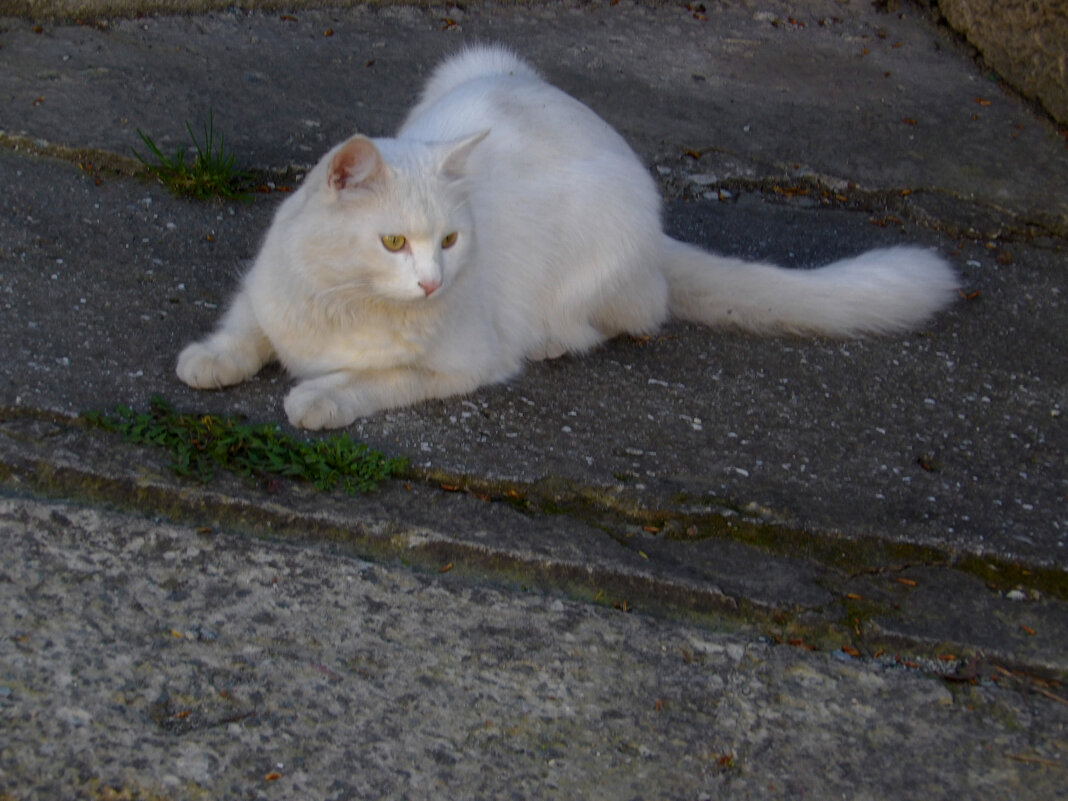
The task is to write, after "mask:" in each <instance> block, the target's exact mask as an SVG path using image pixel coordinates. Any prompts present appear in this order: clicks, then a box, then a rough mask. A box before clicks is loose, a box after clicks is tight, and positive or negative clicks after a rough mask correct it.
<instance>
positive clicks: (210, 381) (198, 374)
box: [175, 342, 258, 389]
mask: <svg viewBox="0 0 1068 801" xmlns="http://www.w3.org/2000/svg"><path fill="white" fill-rule="evenodd" d="M257 367H258V365H257ZM175 372H176V373H178V377H179V378H180V379H182V380H183V381H184V382H185V383H187V384H188V385H189V386H191V387H194V388H196V389H219V388H220V387H228V386H231V385H232V384H240V383H241V382H242V381H244V380H245V379H246V378H248V377H249V376H251V375H252V374H253V373H255V372H256V368H255V367H253V366H251V365H249V364H248V363H247V360H243V359H241V358H240V357H239V356H238V355H237V354H235V353H234V352H233V351H230V350H225V349H222V348H219V347H213V346H211V345H210V344H206V343H203V342H196V343H194V344H192V345H189V346H188V347H187V348H186V349H185V350H183V351H182V352H181V354H179V356H178V366H177V367H176V368H175Z"/></svg>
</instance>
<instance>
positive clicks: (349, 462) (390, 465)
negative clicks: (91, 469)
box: [85, 396, 408, 494]
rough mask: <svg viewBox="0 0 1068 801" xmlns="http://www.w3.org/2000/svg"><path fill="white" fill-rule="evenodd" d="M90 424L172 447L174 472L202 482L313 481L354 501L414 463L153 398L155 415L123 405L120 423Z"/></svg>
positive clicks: (94, 420) (344, 441)
mask: <svg viewBox="0 0 1068 801" xmlns="http://www.w3.org/2000/svg"><path fill="white" fill-rule="evenodd" d="M85 419H86V420H87V421H88V422H89V423H91V424H92V425H97V426H100V427H101V428H104V429H106V430H108V431H117V432H119V433H121V434H122V435H123V436H124V437H125V438H126V440H127V441H129V442H135V443H140V444H147V445H157V446H160V447H163V448H166V449H167V450H169V451H170V453H171V458H172V462H171V469H172V470H174V471H175V472H176V473H178V474H179V475H181V476H188V477H191V478H195V479H197V480H198V481H202V482H207V481H210V480H211V479H212V478H213V477H214V476H215V471H216V470H218V469H223V470H228V471H230V472H233V473H237V474H238V475H242V476H254V477H258V478H270V477H283V478H291V479H300V480H304V481H310V482H311V483H312V484H314V485H315V487H316V489H319V490H321V491H329V490H332V489H334V488H335V487H337V486H340V487H341V488H342V489H343V490H344V491H345V492H348V493H350V494H351V493H355V492H368V491H370V490H373V489H375V488H376V487H377V486H378V484H379V483H381V482H382V481H385V480H386V479H388V478H391V477H393V476H397V475H400V474H402V473H403V472H404V470H405V469H406V468H407V465H408V463H407V460H405V459H390V458H387V457H386V456H385V455H384V454H382V453H380V452H379V451H376V450H373V449H371V448H369V447H368V446H367V445H364V444H362V443H356V442H353V441H352V439H350V438H349V436H348V435H346V434H336V435H334V436H331V437H328V438H324V439H315V440H298V439H295V438H294V437H291V436H289V435H287V434H283V433H282V432H281V431H279V430H278V428H277V426H273V425H269V424H262V425H247V424H244V423H240V422H237V421H235V420H234V419H232V418H228V417H216V416H214V415H192V414H181V413H178V412H176V411H174V409H173V408H171V406H170V404H169V403H167V401H165V400H164V399H163V398H160V397H159V396H155V397H153V398H152V402H151V405H150V409H149V411H148V412H141V413H138V412H135V411H134V410H133V409H130V408H128V407H125V406H119V407H117V408H116V409H115V414H114V416H107V415H104V414H102V413H101V412H89V413H87V414H86V415H85Z"/></svg>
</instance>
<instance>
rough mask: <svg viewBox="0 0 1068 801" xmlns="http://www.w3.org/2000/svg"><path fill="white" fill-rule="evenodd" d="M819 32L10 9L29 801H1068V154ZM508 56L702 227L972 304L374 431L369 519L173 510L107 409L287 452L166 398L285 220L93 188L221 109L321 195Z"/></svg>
mask: <svg viewBox="0 0 1068 801" xmlns="http://www.w3.org/2000/svg"><path fill="white" fill-rule="evenodd" d="M798 13H799V12H798V11H796V9H792V8H791V7H789V6H786V5H777V4H774V3H767V4H762V5H761V6H760V7H759V8H757V7H750V6H747V5H744V4H741V3H723V4H716V5H715V6H713V7H712V8H711V9H709V10H708V11H707V12H706V13H704V14H703V15H702V16H707V17H709V19H708V20H701V19H697V18H695V16H694V13H693V12H692V11H687V10H685V9H683V8H681V7H679V6H668V5H665V6H661V7H655V8H650V7H645V6H635V5H629V4H627V3H625V2H624V3H619V4H617V5H614V6H613V5H610V4H607V3H606V4H603V5H583V6H581V7H579V6H571V5H565V4H553V5H552V8H551V9H550V8H548V7H544V8H543V7H540V6H533V7H530V8H517V7H514V6H509V7H499V6H494V5H486V6H473V7H469V8H465V9H464V10H459V9H449V10H447V11H446V10H445V9H430V10H422V9H418V8H410V7H406V8H383V9H379V10H375V9H368V8H357V9H351V10H344V11H308V10H301V11H299V12H298V13H296V14H290V15H288V16H292V17H296V19H295V20H291V19H282V18H281V16H280V15H279V14H277V13H271V14H259V13H252V14H246V13H238V12H228V13H219V14H215V15H205V16H198V17H188V18H187V17H176V18H146V19H142V20H126V21H113V22H107V23H106V24H101V25H98V26H76V25H70V26H51V25H46V26H42V29H41V32H40V33H36V32H34V26H33V25H32V24H29V23H26V22H23V21H19V20H5V21H4V22H3V24H2V25H0V28H3V31H2V32H0V63H2V66H3V69H0V130H3V131H4V132H5V135H4V139H3V143H4V144H5V145H6V147H5V148H4V149H3V150H0V185H2V186H3V187H4V192H3V193H0V308H2V309H3V314H2V316H0V352H2V353H3V354H4V355H5V357H4V358H3V359H0V409H2V411H0V481H2V497H3V501H2V509H0V532H2V535H3V536H4V537H5V544H4V547H5V549H6V550H7V552H8V558H7V559H6V560H5V561H4V566H3V568H0V573H2V576H3V581H2V582H0V593H2V594H3V596H4V598H3V603H2V607H0V608H2V609H3V612H2V614H3V615H5V619H4V630H5V633H7V632H11V634H10V636H7V637H6V638H5V639H3V640H2V641H0V669H2V673H0V711H2V715H3V720H4V729H3V730H4V732H5V736H4V737H3V738H2V739H0V768H2V770H3V778H2V783H0V797H3V796H2V793H5V792H6V793H8V795H10V796H11V797H14V798H20V799H21V798H67V797H85V796H86V795H89V796H90V797H94V796H95V797H100V798H109V797H112V798H115V797H118V798H121V797H124V795H123V794H125V797H138V795H139V794H140V796H141V797H154V796H153V795H152V794H153V793H154V794H155V797H163V798H197V797H231V796H236V797H253V798H258V797H264V798H266V797H270V796H279V795H281V796H286V797H289V796H298V795H300V796H303V797H310V798H355V797H359V798H363V797H393V798H404V797H408V798H424V797H456V798H475V797H498V796H504V795H508V794H511V795H512V796H514V797H523V798H536V797H550V796H553V797H592V798H608V797H611V798H618V797H620V796H624V797H637V798H647V797H654V796H655V797H667V798H686V799H690V798H704V797H732V798H733V797H739V796H741V797H753V798H779V797H805V796H806V795H807V796H808V797H813V798H826V797H830V796H832V795H843V794H844V795H847V796H852V797H860V798H884V797H885V798H902V797H912V796H918V795H923V796H924V797H932V798H938V797H950V796H952V797H959V796H960V794H961V791H962V790H963V791H964V793H965V794H966V795H967V794H971V795H975V796H977V797H978V796H992V797H1014V798H1049V797H1053V795H1054V793H1055V792H1056V789H1057V788H1059V787H1060V786H1063V782H1064V777H1065V771H1066V770H1068V766H1066V760H1065V753H1066V751H1068V745H1066V744H1065V742H1064V733H1063V731H1064V730H1063V725H1064V711H1065V708H1066V706H1068V705H1066V704H1065V703H1064V696H1065V692H1064V689H1063V687H1062V686H1060V685H1058V684H1057V683H1056V682H1057V678H1058V677H1062V678H1063V676H1064V674H1065V673H1066V669H1068V665H1066V660H1068V652H1066V649H1065V648H1064V645H1063V643H1064V642H1066V641H1068V614H1066V611H1065V603H1066V602H1068V581H1066V578H1065V567H1066V561H1068V559H1066V556H1065V548H1066V546H1065V544H1064V543H1065V539H1066V526H1068V520H1066V515H1065V493H1066V491H1068V469H1066V456H1065V454H1066V453H1068V437H1066V434H1065V429H1064V420H1063V410H1064V407H1065V405H1066V403H1068V398H1066V396H1065V386H1066V382H1065V376H1066V370H1065V366H1066V364H1065V355H1064V347H1063V342H1064V341H1066V339H1068V336H1066V335H1068V331H1066V327H1068V317H1066V315H1065V313H1064V303H1065V300H1064V269H1065V266H1066V263H1068V257H1066V249H1065V239H1064V236H1065V233H1066V232H1068V200H1066V199H1065V195H1064V193H1063V186H1064V185H1065V180H1066V178H1068V152H1066V150H1065V148H1064V143H1063V140H1062V139H1061V138H1060V137H1059V135H1058V134H1057V132H1056V130H1055V129H1054V128H1053V127H1052V126H1051V125H1049V124H1048V122H1047V121H1045V120H1044V119H1042V118H1039V117H1036V116H1034V115H1033V114H1032V112H1031V111H1030V110H1029V109H1028V107H1027V106H1026V105H1024V104H1022V103H1020V102H1018V101H1017V100H1016V99H1014V98H1013V97H1012V96H1010V95H1002V94H1001V93H1000V92H998V91H997V90H996V87H994V86H993V85H991V84H989V83H987V82H985V79H984V77H983V76H982V75H980V74H978V73H977V72H976V70H975V68H974V67H973V65H972V64H971V62H970V61H969V60H968V58H967V57H966V56H964V55H963V54H961V53H959V52H957V50H956V49H955V46H954V45H953V43H952V41H951V40H949V39H943V38H942V36H941V35H940V34H939V33H938V32H937V31H935V30H933V29H931V28H929V27H928V26H927V25H926V23H924V22H923V21H922V20H921V19H916V18H913V17H912V16H910V15H908V14H904V15H898V14H893V15H889V16H888V15H883V14H877V13H876V12H875V11H873V10H872V9H870V8H869V7H868V5H867V4H861V5H859V6H858V7H855V8H854V7H852V6H850V5H844V6H843V5H840V4H838V3H827V4H825V5H819V4H808V5H806V7H805V13H806V14H809V15H810V16H805V17H804V18H799V17H798V16H797V14H798ZM446 14H448V17H449V19H450V20H451V21H452V22H451V23H447V22H445V16H446ZM821 20H822V24H821ZM802 23H803V24H802ZM328 30H329V31H332V35H330V36H325V35H324V33H325V32H326V31H328ZM486 39H494V40H503V41H505V42H510V43H512V44H513V45H515V46H516V47H517V48H518V49H520V50H521V51H522V52H524V53H525V54H526V55H528V56H529V57H530V58H531V59H532V60H533V61H534V62H535V63H536V64H537V65H538V66H539V68H541V69H542V70H543V71H544V72H545V73H546V74H547V75H549V76H550V77H551V78H552V79H553V80H555V81H556V82H558V83H560V84H561V85H563V86H564V87H565V88H567V89H568V90H569V91H571V92H573V93H575V94H576V95H578V96H579V97H580V98H582V99H584V100H585V101H586V102H588V103H590V104H591V105H592V106H593V107H594V108H596V109H597V110H598V111H599V112H601V113H602V114H603V115H604V116H605V117H606V118H607V119H609V120H610V121H612V122H613V124H615V125H617V126H618V127H619V128H620V129H621V130H622V131H623V132H624V133H625V134H626V135H627V137H628V138H629V139H630V140H631V141H632V142H633V143H634V145H635V147H636V149H637V150H638V151H639V152H640V153H641V154H642V156H643V157H644V158H646V159H648V160H649V161H650V162H651V164H652V165H653V168H654V169H655V170H656V171H657V174H658V175H659V176H660V177H661V179H662V183H663V186H664V191H665V196H666V198H667V199H668V201H669V202H668V207H667V213H666V219H667V224H668V226H669V228H670V229H671V230H672V231H673V232H674V233H675V234H676V235H678V236H680V237H682V238H685V239H688V240H690V241H695V242H700V243H702V244H704V245H705V246H708V247H711V248H714V249H717V250H720V251H722V252H728V253H734V254H740V255H747V256H751V257H754V258H772V259H775V260H778V261H781V262H783V263H786V264H790V265H794V266H808V265H813V264H818V263H821V262H826V261H829V260H831V259H833V258H836V257H839V256H843V255H847V254H850V253H856V252H859V251H861V250H863V249H865V248H869V247H872V246H875V245H878V244H890V243H895V242H900V241H909V242H920V243H924V244H928V245H930V246H932V247H936V248H939V249H941V250H942V251H943V252H944V253H946V254H947V255H949V257H950V258H951V259H952V260H953V262H954V263H955V265H956V266H957V267H958V268H959V269H960V270H961V272H962V274H963V275H964V277H965V281H966V284H967V289H966V291H965V294H966V295H967V297H968V298H970V299H967V300H966V299H963V298H962V300H961V302H960V303H959V304H958V305H957V306H955V307H954V308H953V309H951V310H950V311H949V312H948V313H946V314H945V315H943V316H942V317H940V318H939V319H938V320H936V321H934V322H933V323H932V325H931V326H930V327H929V328H928V329H927V330H925V331H922V332H918V333H916V334H915V335H911V336H907V337H901V338H898V339H892V340H871V341H862V342H848V343H834V342H828V341H808V340H758V339H752V338H746V337H741V336H734V335H722V334H713V333H712V332H709V331H706V330H702V329H699V328H695V327H689V326H671V327H669V328H668V329H666V330H665V331H664V332H663V335H662V336H659V337H655V338H652V339H650V340H648V341H640V342H639V341H632V340H627V339H621V340H618V341H615V342H612V343H609V344H608V345H607V346H606V347H604V348H601V349H600V350H598V351H597V352H595V353H593V354H590V355H589V356H588V357H586V358H584V359H564V360H559V361H556V362H553V363H549V364H540V365H536V366H533V367H531V369H530V370H528V372H527V373H526V374H525V375H524V376H522V377H520V378H519V379H517V380H516V381H514V382H512V383H511V384H509V385H507V386H502V387H494V388H487V389H484V390H481V391H479V392H477V393H474V394H473V395H471V396H470V397H467V398H461V399H454V400H448V401H442V402H436V403H428V404H423V405H420V406H417V407H414V408H412V409H407V410H401V411H397V412H393V413H390V414H383V415H379V416H376V417H373V418H370V419H368V420H364V421H360V422H359V423H358V424H357V425H355V426H354V427H353V428H352V430H351V433H352V434H353V435H354V436H357V437H359V438H362V439H364V440H366V441H368V442H369V443H371V444H373V445H375V446H377V447H380V448H382V449H384V450H386V451H388V452H389V453H391V454H398V455H405V456H408V457H409V458H410V459H411V460H412V463H413V472H412V475H411V477H410V479H409V480H408V481H407V482H395V483H392V484H388V485H386V486H384V487H383V488H382V489H381V491H379V492H378V493H376V494H373V495H370V496H367V497H361V498H356V499H354V498H350V497H347V496H343V495H340V494H339V495H336V496H335V495H327V496H323V495H317V494H315V493H314V492H312V491H310V490H308V489H307V488H304V487H302V486H299V485H293V484H288V483H282V484H277V485H271V486H269V487H264V486H261V485H259V484H257V483H256V482H251V481H246V480H242V479H236V478H226V477H220V478H219V479H217V480H216V481H215V482H213V483H212V484H209V485H207V486H205V487H200V486H194V485H190V484H189V483H188V482H183V481H182V480H180V479H178V478H177V477H175V476H173V475H171V474H170V473H169V472H168V471H167V469H166V456H164V455H162V454H157V453H154V452H146V451H143V450H141V449H139V448H137V447H135V446H130V445H125V444H123V443H121V442H119V441H118V440H117V438H115V437H113V436H109V435H106V434H104V433H103V432H100V431H96V430H92V429H87V428H86V427H85V426H84V425H82V424H81V423H80V422H78V420H77V419H76V415H78V414H79V413H80V412H82V411H84V410H86V409H90V408H96V409H108V408H110V407H112V406H113V405H115V404H116V403H127V404H131V405H133V406H136V407H142V408H143V407H145V406H146V404H147V402H148V399H149V397H150V396H151V395H153V394H156V393H158V394H162V395H164V396H166V397H167V398H169V399H170V400H171V401H172V402H173V403H175V404H176V405H177V406H178V407H180V408H185V409H197V410H202V411H205V412H216V413H223V412H225V413H234V414H244V415H247V416H248V417H249V418H251V419H253V420H265V421H273V420H280V419H281V418H282V414H281V399H282V397H283V395H284V393H285V391H286V388H287V386H288V381H287V379H286V378H285V377H284V376H283V375H282V374H281V373H280V372H279V371H277V370H268V371H266V372H265V373H263V374H262V375H261V376H259V377H258V378H256V379H255V380H254V381H252V382H249V383H248V384H247V385H245V386H242V387H239V388H236V389H234V390H231V391H226V392H222V393H209V394H203V393H196V392H193V391H192V390H189V389H188V388H186V387H184V386H182V385H180V384H179V382H178V381H177V379H176V378H175V377H174V375H173V363H174V359H175V356H176V353H177V351H178V349H179V348H180V347H181V345H182V344H183V343H184V342H186V341H188V340H189V339H191V338H193V337H195V336H198V335H200V334H201V333H202V332H203V331H205V330H207V329H208V328H209V327H210V326H211V325H212V324H213V322H214V320H215V319H216V317H217V315H218V314H219V307H220V306H221V305H222V304H223V303H225V301H226V299H227V297H228V295H229V293H230V291H231V289H232V287H233V285H234V282H235V280H236V278H237V276H238V275H239V273H240V270H241V269H242V267H243V265H244V264H245V263H247V261H248V260H249V259H250V258H251V257H252V256H253V255H254V253H255V249H256V245H257V242H258V240H259V238H260V237H261V236H262V234H263V231H264V230H265V228H266V226H267V225H268V224H269V221H270V216H271V214H272V212H273V209H274V208H275V207H276V200H277V195H260V196H257V198H256V199H255V200H254V201H252V202H250V203H244V204H243V203H201V204H198V203H192V202H189V201H184V200H178V199H175V198H172V197H170V196H169V195H168V194H167V193H166V192H165V191H164V190H163V189H162V187H159V186H156V185H153V184H148V183H145V182H142V181H139V180H135V179H131V178H128V177H122V176H120V175H117V174H115V173H112V172H109V171H106V170H105V171H101V170H100V169H99V168H98V166H91V167H89V168H87V167H85V166H83V167H79V166H78V165H77V163H76V162H78V161H81V162H82V164H83V165H102V164H106V163H116V156H118V157H121V158H127V157H128V154H129V148H130V147H131V146H138V145H139V144H140V141H139V139H138V138H137V135H136V130H135V129H136V128H141V129H143V130H145V131H147V132H149V133H151V134H152V135H153V136H154V137H155V138H156V139H157V140H158V141H161V142H163V143H164V144H165V147H166V148H167V149H171V148H173V147H175V146H177V144H178V143H179V142H181V141H182V140H183V138H184V136H185V131H184V121H185V120H187V119H188V120H190V121H191V122H192V123H193V125H194V127H196V126H197V125H198V124H200V123H201V122H203V121H204V120H205V119H206V116H207V113H208V110H209V109H213V110H214V114H215V121H216V125H217V126H218V127H220V128H222V130H223V131H224V132H225V133H226V136H227V141H228V142H229V143H230V145H231V146H232V147H234V149H235V150H236V151H237V152H238V154H239V157H240V158H241V160H242V162H243V164H244V165H247V166H249V167H254V168H257V169H263V170H279V171H282V170H287V169H290V168H293V167H300V166H301V165H306V164H308V163H310V162H311V161H313V160H314V159H315V158H316V157H317V155H318V154H319V153H320V152H321V151H322V150H324V149H325V148H326V147H327V146H328V144H329V143H331V142H332V141H334V140H335V139H338V138H340V137H342V136H344V135H346V134H347V133H349V132H350V131H351V130H352V129H360V130H364V131H366V132H369V133H373V134H380V133H384V132H387V131H388V130H389V129H390V128H391V127H392V126H393V125H395V124H396V122H397V121H399V119H400V118H401V117H402V115H403V113H404V110H405V108H406V106H407V104H408V103H409V102H410V100H411V98H412V97H413V96H414V94H415V92H416V91H417V90H418V86H419V80H420V78H421V76H422V75H423V74H425V72H426V70H427V69H429V67H430V66H431V65H432V64H433V63H434V61H436V60H437V58H438V57H440V56H441V55H442V54H444V53H446V52H448V51H450V50H452V49H453V48H455V47H457V46H459V45H460V44H461V43H463V42H464V41H475V40H486ZM887 73H889V74H887ZM980 101H981V102H980ZM67 148H71V149H74V150H75V151H76V150H78V149H82V148H88V150H87V151H85V152H83V153H82V154H81V155H80V156H77V157H76V158H73V159H72V158H69V157H67V156H64V158H63V159H59V158H52V157H50V156H48V155H42V154H48V153H53V154H56V155H63V154H66V153H69V152H71V151H69V150H67ZM697 156H699V158H697ZM278 175H279V176H280V175H281V172H279V173H278ZM264 180H267V178H266V177H265V179H264ZM274 180H275V181H276V182H277V181H281V180H283V179H282V178H280V177H276V178H275V179H274ZM285 180H287V181H288V180H293V178H292V172H290V174H289V175H287V177H286V178H285ZM441 483H445V484H447V485H448V486H450V487H459V488H460V489H461V490H462V491H460V492H443V491H442V490H441V488H440V484H441ZM207 529H210V532H211V533H206V531H205V530H207ZM198 532H201V533H198ZM363 560H369V561H363ZM439 570H446V571H447V572H444V573H440V574H439V573H438V571H439ZM275 577H277V578H278V582H277V583H275V582H274V581H273V578H275ZM623 609H627V610H630V611H631V612H632V613H631V614H623V613H622V611H621V610H623ZM172 631H173V633H172ZM791 645H792V646H793V647H791ZM808 648H818V649H820V650H818V651H815V652H810V651H809V650H808ZM843 648H844V649H845V650H842V649H843ZM528 655H529V657H528ZM854 655H855V656H854ZM910 665H911V666H910ZM938 674H945V675H947V676H949V678H948V679H935V678H932V676H934V675H938ZM995 680H997V683H995ZM657 699H659V700H660V704H659V706H658V705H657ZM487 721H489V725H487ZM8 731H13V732H17V736H15V737H7V736H6V733H7V732H8ZM727 756H732V757H733V765H732V761H731V760H730V759H725V757H727ZM279 763H281V764H282V767H278V764H279ZM271 771H276V772H277V773H279V774H280V777H279V778H277V779H273V780H267V779H266V776H267V775H268V774H269V773H270V772H271Z"/></svg>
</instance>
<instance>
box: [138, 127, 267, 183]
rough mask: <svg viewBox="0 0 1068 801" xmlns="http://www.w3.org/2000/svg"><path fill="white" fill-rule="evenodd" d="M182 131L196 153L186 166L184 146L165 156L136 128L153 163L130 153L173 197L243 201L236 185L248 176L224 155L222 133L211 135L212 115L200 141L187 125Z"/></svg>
mask: <svg viewBox="0 0 1068 801" xmlns="http://www.w3.org/2000/svg"><path fill="white" fill-rule="evenodd" d="M185 129H186V130H187V131H188V132H189V138H190V139H192V140H193V149H194V150H195V151H196V152H195V155H194V157H193V159H192V163H191V164H186V148H185V147H184V146H180V147H179V148H178V150H177V151H176V152H175V154H174V155H173V156H166V155H164V153H163V151H161V150H160V149H159V146H158V145H157V144H156V143H155V142H154V141H153V140H152V137H150V136H149V135H148V134H146V133H145V132H144V131H142V130H141V129H140V128H138V129H137V135H138V136H140V137H141V141H142V142H144V143H145V147H147V148H148V150H149V152H150V153H151V155H152V156H153V158H154V159H155V163H150V162H149V160H148V159H146V158H145V157H144V156H142V155H141V154H140V153H138V152H137V150H134V151H133V154H134V156H136V157H137V159H138V160H139V161H140V162H141V163H142V164H144V165H145V168H146V169H147V171H148V173H149V174H150V175H152V176H154V177H155V178H157V179H158V180H159V181H160V182H161V183H162V184H163V185H164V186H166V187H168V188H169V189H170V190H171V191H172V192H174V193H175V194H177V195H184V196H186V197H193V198H197V199H198V200H203V199H205V198H211V197H223V198H229V199H231V200H242V199H244V198H245V194H244V193H243V192H241V191H240V189H239V186H240V184H241V182H242V181H244V180H245V179H246V178H247V177H248V176H247V175H246V174H245V173H244V172H241V171H240V170H238V169H237V168H236V167H235V163H236V157H235V156H234V154H233V153H229V152H227V150H226V143H225V142H224V141H223V136H222V134H216V133H215V114H214V113H213V112H211V113H209V114H208V124H207V125H205V126H204V137H203V142H200V141H198V140H197V137H196V134H194V133H193V128H192V126H191V125H190V124H189V123H188V122H187V123H186V124H185Z"/></svg>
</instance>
